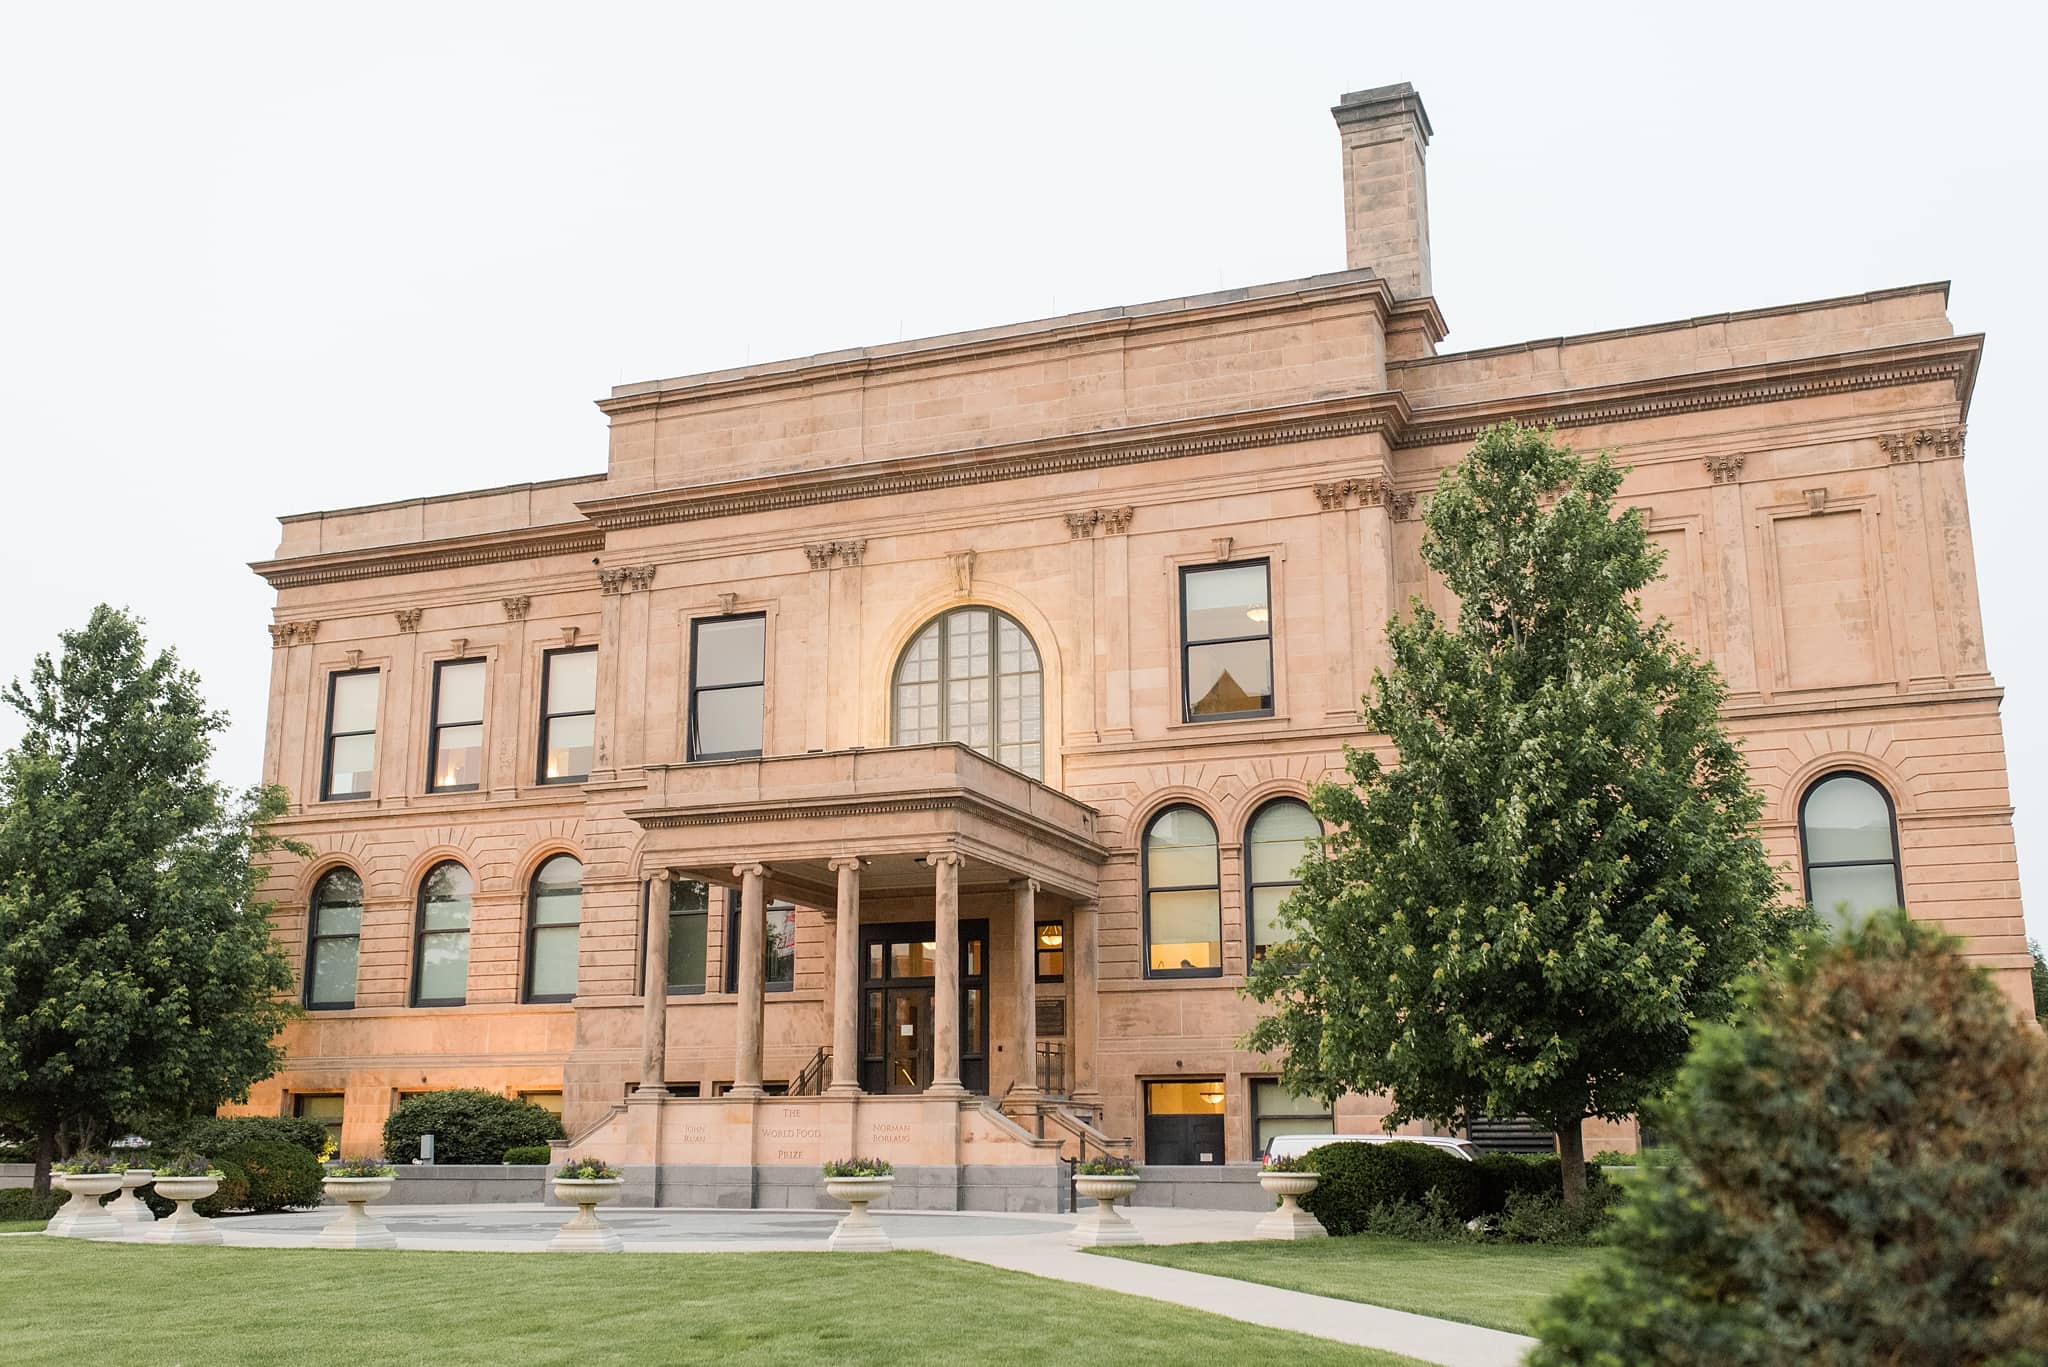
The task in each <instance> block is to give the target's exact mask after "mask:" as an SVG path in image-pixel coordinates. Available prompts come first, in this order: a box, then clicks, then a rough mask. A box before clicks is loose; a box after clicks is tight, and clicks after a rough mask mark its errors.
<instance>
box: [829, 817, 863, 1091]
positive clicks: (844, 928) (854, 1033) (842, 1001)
mask: <svg viewBox="0 0 2048 1367" xmlns="http://www.w3.org/2000/svg"><path fill="white" fill-rule="evenodd" d="M832 869H833V872H835V873H837V874H838V875H839V906H838V913H837V915H838V926H837V932H838V936H839V938H838V940H837V942H836V943H835V944H834V950H835V954H834V957H833V964H834V967H833V973H832V1085H831V1086H830V1087H829V1088H827V1089H826V1091H827V1094H828V1095H831V1096H859V1095H860V860H859V858H857V857H856V856H853V855H842V856H841V857H840V858H838V859H835V860H833V861H832Z"/></svg>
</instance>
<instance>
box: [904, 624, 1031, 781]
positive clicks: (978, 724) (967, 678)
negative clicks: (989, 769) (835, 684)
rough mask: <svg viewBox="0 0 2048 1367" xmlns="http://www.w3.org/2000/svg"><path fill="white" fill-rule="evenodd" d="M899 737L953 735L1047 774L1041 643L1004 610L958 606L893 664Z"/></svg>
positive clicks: (916, 741) (1015, 765)
mask: <svg viewBox="0 0 2048 1367" xmlns="http://www.w3.org/2000/svg"><path fill="white" fill-rule="evenodd" d="M894 696H895V719H896V743H897V744H898V745H930V744H932V743H933V742H935V741H942V740H952V741H958V742H960V743H961V744H962V745H965V746H968V747H970V748H972V749H975V750H979V751H980V752H981V753H982V754H984V755H987V756H988V757H989V758H990V759H992V760H994V761H996V762H997V763H998V764H1007V765H1009V766H1010V767H1011V768H1012V769H1019V770H1022V771H1023V772H1024V773H1027V774H1029V775H1030V776H1031V777H1033V778H1043V777H1045V744H1044V713H1045V683H1044V676H1043V675H1042V673H1041V672H1040V669H1039V663H1038V647H1037V646H1035V645H1033V644H1032V642H1031V637H1030V634H1029V633H1027V632H1026V631H1025V630H1024V628H1023V627H1020V626H1018V625H1017V622H1016V620H1015V619H1014V618H1012V617H1010V616H1009V615H1008V614H1007V613H1002V612H997V611H996V610H995V609H994V608H954V609H953V610H952V611H951V612H947V613H944V614H942V615H940V616H939V617H936V618H934V619H933V620H932V621H931V622H930V623H929V624H927V625H926V627H925V628H924V630H922V631H920V632H918V633H917V635H915V636H913V637H912V638H911V639H910V644H909V645H907V646H905V647H904V648H903V658H902V659H900V660H899V661H897V663H896V680H895V689H894Z"/></svg>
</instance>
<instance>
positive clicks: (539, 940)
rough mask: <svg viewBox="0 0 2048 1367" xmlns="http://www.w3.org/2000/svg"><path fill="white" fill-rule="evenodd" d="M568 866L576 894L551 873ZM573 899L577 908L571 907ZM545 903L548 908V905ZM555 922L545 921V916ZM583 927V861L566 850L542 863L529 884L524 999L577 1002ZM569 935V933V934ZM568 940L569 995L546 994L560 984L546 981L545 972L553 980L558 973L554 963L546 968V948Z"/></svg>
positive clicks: (527, 884)
mask: <svg viewBox="0 0 2048 1367" xmlns="http://www.w3.org/2000/svg"><path fill="white" fill-rule="evenodd" d="M564 864H569V865H574V867H575V877H576V881H575V884H574V887H573V890H572V889H571V888H570V886H569V885H568V884H565V883H562V882H559V881H550V879H549V874H550V872H551V871H554V872H556V873H565V872H567V870H565V869H563V868H562V866H563V865H564ZM572 897H573V899H574V902H575V905H574V907H573V908H571V907H569V906H568V905H567V903H568V902H569V901H570V899H571V898H572ZM544 903H545V904H544ZM543 912H545V913H547V914H548V915H549V916H550V917H552V918H554V919H549V920H543V919H542V913H543ZM565 912H566V913H571V914H573V915H574V918H575V919H573V920H565V919H561V917H562V916H563V915H564V913H565ZM582 926H583V861H582V860H580V859H578V858H577V857H576V856H575V855H574V854H571V853H569V852H568V851H566V850H563V851H558V852H557V853H555V854H552V855H549V856H548V857H547V858H546V859H543V860H542V861H541V863H540V867H539V868H537V869H535V870H534V871H533V873H532V875H531V876H530V877H529V878H528V879H527V880H526V954H525V959H524V971H523V972H522V974H521V975H520V976H521V981H520V987H521V994H520V999H521V1000H522V1001H527V1002H567V1001H574V1000H575V999H576V977H577V972H576V970H577V959H578V956H579V952H580V946H581V931H582ZM565 932H566V933H565ZM564 939H566V940H567V941H568V942H569V974H568V981H567V986H568V989H569V990H568V991H566V992H562V991H546V990H540V989H545V988H547V987H549V986H556V985H558V984H556V983H554V982H552V981H543V980H542V974H543V973H544V972H545V973H547V974H548V975H549V978H550V979H552V978H554V977H555V976H556V974H557V973H558V969H557V967H556V965H554V964H553V963H552V962H549V963H546V964H544V963H543V962H542V958H541V954H542V949H543V947H544V946H546V945H549V944H551V943H553V942H555V941H559V940H564Z"/></svg>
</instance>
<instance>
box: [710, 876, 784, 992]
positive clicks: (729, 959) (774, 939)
mask: <svg viewBox="0 0 2048 1367" xmlns="http://www.w3.org/2000/svg"><path fill="white" fill-rule="evenodd" d="M761 915H762V921H763V924H762V928H761V954H762V959H763V963H762V970H763V982H764V984H765V986H766V989H767V990H768V991H770V992H787V991H789V990H790V989H791V988H792V987H795V986H796V908H795V907H793V906H791V905H790V904H789V903H787V902H770V903H769V904H768V905H767V906H766V907H763V908H762V911H761ZM725 990H726V991H728V992H737V991H739V990H740V894H739V890H738V889H737V888H733V889H728V890H727V892H726V895H725Z"/></svg>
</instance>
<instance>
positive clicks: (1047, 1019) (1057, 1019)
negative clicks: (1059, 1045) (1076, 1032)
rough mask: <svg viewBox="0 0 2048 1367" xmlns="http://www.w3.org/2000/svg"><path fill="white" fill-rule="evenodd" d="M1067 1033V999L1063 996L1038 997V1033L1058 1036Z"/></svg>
mask: <svg viewBox="0 0 2048 1367" xmlns="http://www.w3.org/2000/svg"><path fill="white" fill-rule="evenodd" d="M1066 1033H1067V999H1066V998H1065V997H1040V998H1039V999H1038V1034H1039V1037H1040V1038H1041V1039H1043V1038H1046V1037H1052V1038H1059V1037H1062V1036H1064V1035H1065V1034H1066Z"/></svg>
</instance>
